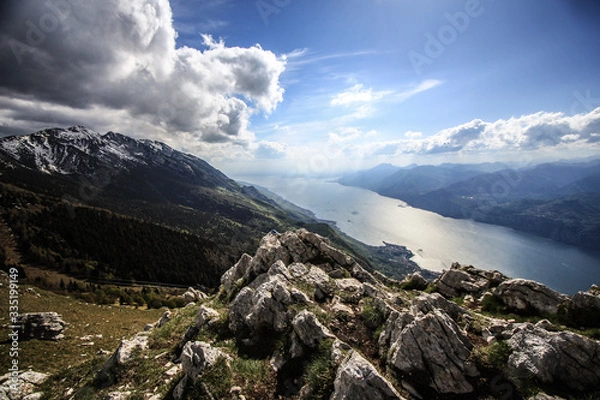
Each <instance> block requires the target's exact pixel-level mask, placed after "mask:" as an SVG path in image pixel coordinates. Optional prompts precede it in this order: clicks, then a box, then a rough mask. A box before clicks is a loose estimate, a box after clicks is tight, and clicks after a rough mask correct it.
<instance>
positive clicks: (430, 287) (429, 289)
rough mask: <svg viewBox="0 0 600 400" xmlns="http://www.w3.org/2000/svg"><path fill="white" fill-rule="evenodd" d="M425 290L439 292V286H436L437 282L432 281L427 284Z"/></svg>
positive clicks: (426, 291) (429, 292)
mask: <svg viewBox="0 0 600 400" xmlns="http://www.w3.org/2000/svg"><path fill="white" fill-rule="evenodd" d="M423 291H424V292H425V293H428V294H431V293H437V291H438V288H437V286H435V283H430V284H429V285H427V287H426V288H425V290H423Z"/></svg>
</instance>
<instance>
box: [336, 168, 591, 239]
mask: <svg viewBox="0 0 600 400" xmlns="http://www.w3.org/2000/svg"><path fill="white" fill-rule="evenodd" d="M338 182H339V183H341V184H343V185H348V186H357V187H362V188H365V189H369V190H372V191H375V192H377V193H379V194H381V195H383V196H388V197H393V198H398V199H401V200H403V201H405V202H406V203H408V204H409V205H411V206H413V207H417V208H422V209H425V210H430V211H434V212H436V213H439V214H441V215H444V216H447V217H452V218H466V219H473V220H476V221H480V222H486V223H492V224H496V225H502V226H507V227H511V228H513V229H517V230H520V231H524V232H528V233H533V234H536V235H540V236H544V237H548V238H551V239H555V240H558V241H561V242H565V243H568V244H574V245H580V246H585V247H589V248H593V249H598V248H600V160H598V159H596V160H588V161H582V162H555V163H544V164H539V165H534V166H528V167H524V168H509V166H507V165H505V164H501V163H484V164H442V165H439V166H431V165H428V166H414V165H413V166H409V167H405V168H400V167H394V166H392V165H389V164H382V165H379V166H377V167H375V168H373V169H370V170H366V171H360V172H357V173H353V174H349V175H346V176H344V177H342V178H340V179H339V181H338Z"/></svg>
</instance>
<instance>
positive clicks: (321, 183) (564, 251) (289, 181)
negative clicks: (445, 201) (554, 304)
mask: <svg viewBox="0 0 600 400" xmlns="http://www.w3.org/2000/svg"><path fill="white" fill-rule="evenodd" d="M239 179H240V180H244V181H247V182H253V183H255V184H257V185H260V186H264V187H266V188H268V189H269V190H271V191H273V192H274V193H277V194H278V195H280V196H281V197H283V198H285V199H286V200H288V201H291V202H292V203H294V204H296V205H298V206H300V207H303V208H306V209H309V210H311V211H312V212H314V213H315V215H316V216H317V218H319V219H324V220H329V221H335V222H336V224H337V226H338V227H339V228H340V229H341V230H342V231H343V232H344V233H346V234H348V235H350V236H352V237H354V238H355V239H358V240H360V241H362V242H364V243H367V244H370V245H382V244H383V241H386V242H388V243H394V244H399V245H403V246H406V247H408V248H409V249H410V250H412V251H413V253H415V257H413V261H415V262H416V263H417V264H419V265H420V266H421V267H422V268H427V269H430V270H434V271H441V270H442V269H449V268H450V265H452V263H453V262H454V261H458V262H459V263H461V264H471V265H473V266H475V267H477V268H482V269H497V270H499V271H501V272H502V273H504V274H506V275H508V276H511V277H515V278H525V279H533V280H536V281H538V282H542V283H544V284H546V285H548V286H550V287H552V288H553V289H555V290H558V291H560V292H563V293H567V294H574V293H575V292H577V291H579V290H587V289H588V288H589V287H590V286H591V284H593V283H596V284H598V283H600V252H597V251H593V250H586V249H583V248H579V247H576V246H570V245H566V244H562V243H559V242H555V241H553V240H549V239H545V238H541V237H538V236H534V235H530V234H526V233H521V232H517V231H515V230H513V229H510V228H504V227H500V226H495V225H489V224H483V223H479V222H474V221H469V220H458V219H453V218H446V217H443V216H441V215H439V214H436V213H433V212H430V211H425V210H421V209H417V208H412V207H409V206H407V205H406V204H405V203H403V202H402V201H400V200H397V199H391V198H387V197H383V196H380V195H378V194H377V193H374V192H371V191H368V190H365V189H360V188H354V187H346V186H342V185H339V184H337V183H335V182H332V181H331V180H324V179H306V178H277V177H257V176H251V177H239Z"/></svg>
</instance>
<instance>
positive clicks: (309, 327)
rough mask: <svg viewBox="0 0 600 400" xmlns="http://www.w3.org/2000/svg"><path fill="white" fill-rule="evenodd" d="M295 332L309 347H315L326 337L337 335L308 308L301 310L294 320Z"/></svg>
mask: <svg viewBox="0 0 600 400" xmlns="http://www.w3.org/2000/svg"><path fill="white" fill-rule="evenodd" d="M292 327H293V328H294V332H295V333H296V335H297V336H298V339H300V341H301V342H302V343H303V344H304V345H305V346H308V347H311V348H315V347H317V345H318V344H319V343H320V342H321V341H322V340H324V339H331V338H334V337H335V336H334V335H332V334H331V332H329V329H327V328H326V327H325V326H323V325H322V324H321V323H320V322H319V320H318V319H317V317H316V316H315V314H313V313H311V312H310V311H307V310H302V311H300V312H299V313H298V314H297V315H296V316H295V317H294V319H293V321H292Z"/></svg>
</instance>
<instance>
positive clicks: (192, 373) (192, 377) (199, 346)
mask: <svg viewBox="0 0 600 400" xmlns="http://www.w3.org/2000/svg"><path fill="white" fill-rule="evenodd" d="M219 359H224V360H226V361H227V362H229V360H230V359H231V358H230V357H229V356H228V355H227V354H225V353H223V352H222V351H221V350H219V349H217V348H214V347H212V346H211V345H210V344H208V343H206V342H188V343H187V344H186V345H185V346H184V348H183V352H182V353H181V367H182V370H183V372H184V374H185V375H184V376H183V378H182V379H181V380H180V381H179V383H178V384H177V386H176V387H175V389H174V390H173V398H175V400H179V399H181V398H182V397H183V394H184V392H185V389H186V387H187V386H188V385H190V384H192V385H193V384H196V383H197V382H198V380H199V378H200V377H201V376H202V374H203V373H204V371H206V370H208V369H210V368H212V367H213V366H215V365H216V363H217V361H219ZM207 392H208V391H207ZM208 393H209V392H208ZM209 398H210V395H209Z"/></svg>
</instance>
